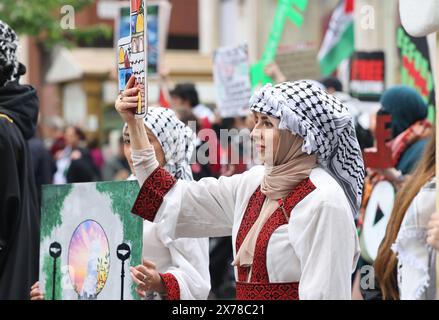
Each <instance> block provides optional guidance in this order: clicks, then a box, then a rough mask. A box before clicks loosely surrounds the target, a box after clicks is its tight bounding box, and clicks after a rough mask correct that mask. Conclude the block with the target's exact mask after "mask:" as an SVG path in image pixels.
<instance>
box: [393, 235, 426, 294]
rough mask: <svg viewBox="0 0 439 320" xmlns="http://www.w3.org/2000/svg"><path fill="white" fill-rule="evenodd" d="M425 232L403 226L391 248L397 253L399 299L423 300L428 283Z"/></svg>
mask: <svg viewBox="0 0 439 320" xmlns="http://www.w3.org/2000/svg"><path fill="white" fill-rule="evenodd" d="M426 238H427V232H426V231H425V230H419V229H416V228H405V229H404V230H403V232H400V233H399V234H398V238H397V241H396V243H395V244H394V246H393V247H392V249H393V250H394V252H395V253H396V254H397V255H398V286H399V293H400V299H401V300H425V299H426V289H427V288H428V286H429V283H430V275H429V252H428V247H427V243H426V241H425V239H426Z"/></svg>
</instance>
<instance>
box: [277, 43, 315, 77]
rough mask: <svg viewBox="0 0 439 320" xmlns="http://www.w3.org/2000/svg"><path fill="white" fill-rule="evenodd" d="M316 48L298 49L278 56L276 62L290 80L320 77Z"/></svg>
mask: <svg viewBox="0 0 439 320" xmlns="http://www.w3.org/2000/svg"><path fill="white" fill-rule="evenodd" d="M316 57H317V50H316V49H296V50H290V51H289V52H283V53H280V54H278V55H277V56H276V63H277V65H278V66H279V68H280V70H282V73H283V74H284V75H285V77H286V78H287V79H288V81H295V80H301V79H318V78H319V77H320V70H319V65H318V63H317V59H316Z"/></svg>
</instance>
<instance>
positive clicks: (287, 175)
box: [232, 130, 317, 278]
mask: <svg viewBox="0 0 439 320" xmlns="http://www.w3.org/2000/svg"><path fill="white" fill-rule="evenodd" d="M302 145H303V139H302V138H301V137H299V136H298V135H293V134H292V133H291V132H290V131H288V130H280V137H279V145H278V147H277V150H276V152H275V153H274V158H273V161H272V164H268V163H266V164H265V175H264V178H263V180H262V184H261V192H262V193H263V194H264V195H265V196H266V199H265V202H264V204H263V206H262V209H261V212H260V214H259V217H258V219H257V220H256V222H255V224H254V225H253V226H252V228H251V229H250V231H249V232H248V234H247V236H246V237H245V239H244V241H243V242H242V244H241V247H240V249H239V251H238V252H237V254H236V256H235V260H234V261H233V263H232V264H233V265H234V266H251V265H252V263H253V256H254V251H255V247H256V240H257V238H258V236H259V233H260V231H261V229H262V227H263V226H264V225H265V223H266V222H267V220H268V218H270V216H271V215H272V214H273V213H274V211H275V210H276V209H277V208H278V207H279V204H278V202H277V200H279V199H283V198H284V197H286V196H287V195H288V194H289V193H290V192H291V191H292V190H293V189H294V187H296V186H297V185H298V184H299V183H300V182H301V181H302V180H304V179H306V178H308V177H309V175H310V173H311V170H312V169H313V168H315V167H316V166H317V157H316V155H315V154H311V155H309V154H306V153H304V152H303V151H302ZM250 276H251V272H249V278H250Z"/></svg>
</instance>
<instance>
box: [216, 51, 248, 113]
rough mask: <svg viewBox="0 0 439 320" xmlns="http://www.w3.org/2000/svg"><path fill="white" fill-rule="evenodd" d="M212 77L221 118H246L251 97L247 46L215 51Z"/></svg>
mask: <svg viewBox="0 0 439 320" xmlns="http://www.w3.org/2000/svg"><path fill="white" fill-rule="evenodd" d="M213 77H214V81H215V87H216V92H217V106H218V109H219V112H220V115H221V117H222V118H229V117H237V116H239V117H243V116H246V115H247V114H248V111H249V105H248V103H249V100H250V96H251V83H250V75H249V62H248V47H247V45H241V46H237V47H223V48H220V49H218V50H216V51H215V52H214V57H213Z"/></svg>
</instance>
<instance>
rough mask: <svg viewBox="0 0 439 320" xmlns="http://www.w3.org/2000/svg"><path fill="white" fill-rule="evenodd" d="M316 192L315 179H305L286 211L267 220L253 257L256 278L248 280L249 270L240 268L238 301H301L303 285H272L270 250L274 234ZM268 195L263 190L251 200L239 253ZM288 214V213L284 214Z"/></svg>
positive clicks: (289, 199) (241, 230)
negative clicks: (268, 262)
mask: <svg viewBox="0 0 439 320" xmlns="http://www.w3.org/2000/svg"><path fill="white" fill-rule="evenodd" d="M313 190H315V186H314V184H313V183H312V182H311V180H310V179H309V178H308V179H305V180H303V181H302V182H300V183H299V184H298V185H297V186H296V187H295V188H294V189H293V190H292V191H291V192H290V193H289V194H288V196H287V197H286V198H285V201H284V202H283V204H284V206H283V209H284V210H282V208H281V207H279V208H278V209H276V211H275V212H274V213H273V214H272V215H271V217H270V218H269V219H268V220H267V222H266V223H265V225H264V226H263V228H262V229H261V232H260V234H259V236H258V239H257V242H256V247H255V255H254V257H253V265H252V276H251V279H250V280H251V281H250V282H245V281H247V276H248V272H249V269H248V268H244V267H238V280H239V282H238V283H237V287H236V288H237V291H236V297H237V299H242V300H246V299H275V300H282V299H298V298H299V294H298V287H299V283H269V281H270V279H269V277H268V271H267V247H268V242H269V240H270V238H271V236H272V234H273V233H274V231H275V230H276V229H277V228H279V227H280V226H282V225H284V224H287V223H288V219H289V217H290V214H291V210H292V209H293V208H294V207H295V206H296V205H297V204H298V203H299V202H300V201H302V200H303V199H304V198H305V197H306V196H307V195H308V194H310V193H311V192H312V191H313ZM264 200H265V196H264V195H263V194H262V192H261V190H260V188H258V189H257V190H256V191H255V193H254V194H253V195H252V197H251V198H250V201H249V204H248V206H247V209H246V212H245V214H244V217H243V219H242V222H241V226H240V228H239V232H238V235H237V237H236V251H238V250H239V248H240V246H241V244H242V242H243V241H244V239H245V236H246V235H247V233H248V231H249V230H250V228H251V227H252V226H253V224H254V223H255V221H256V219H257V217H258V216H259V214H260V211H261V208H262V204H263V203H264ZM284 212H285V213H284Z"/></svg>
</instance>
